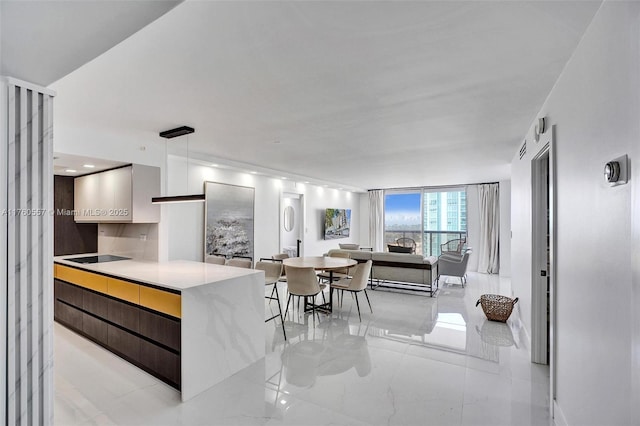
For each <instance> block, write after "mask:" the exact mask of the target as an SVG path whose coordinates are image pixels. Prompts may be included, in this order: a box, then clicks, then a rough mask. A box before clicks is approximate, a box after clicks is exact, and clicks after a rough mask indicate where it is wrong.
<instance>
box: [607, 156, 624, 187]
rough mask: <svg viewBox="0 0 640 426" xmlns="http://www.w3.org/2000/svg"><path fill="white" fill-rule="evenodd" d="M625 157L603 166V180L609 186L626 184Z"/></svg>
mask: <svg viewBox="0 0 640 426" xmlns="http://www.w3.org/2000/svg"><path fill="white" fill-rule="evenodd" d="M628 161H629V160H628V158H627V156H626V155H623V156H622V157H618V158H615V159H613V160H611V161H609V162H607V164H605V165H604V180H605V182H607V183H608V184H610V185H611V186H616V185H623V184H625V183H627V181H628V176H627V169H628V167H627V162H628Z"/></svg>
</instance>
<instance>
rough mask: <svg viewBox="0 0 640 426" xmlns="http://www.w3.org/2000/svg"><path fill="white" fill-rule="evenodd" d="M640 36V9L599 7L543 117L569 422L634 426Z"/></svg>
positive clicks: (523, 235)
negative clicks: (551, 141)
mask: <svg viewBox="0 0 640 426" xmlns="http://www.w3.org/2000/svg"><path fill="white" fill-rule="evenodd" d="M639 36H640V4H639V3H635V2H629V3H623V2H611V3H609V2H606V3H604V4H603V6H602V7H601V9H600V10H599V12H598V13H597V15H596V16H595V18H594V21H593V22H592V24H591V26H590V27H589V28H588V30H587V32H586V33H585V35H584V37H583V39H582V41H581V42H580V44H579V46H578V48H577V50H576V52H575V53H574V55H573V57H572V58H571V60H570V61H569V63H568V64H567V66H566V68H565V70H564V71H563V73H562V75H561V77H560V78H559V80H558V82H557V83H556V85H555V86H554V88H553V90H552V92H551V93H550V95H549V97H548V99H547V101H546V102H545V104H544V106H543V108H542V109H541V111H540V113H539V114H538V116H547V117H548V119H549V121H550V123H551V124H555V125H556V132H555V154H556V161H555V165H556V172H557V180H556V182H557V188H556V189H557V196H556V202H557V217H556V235H557V252H556V302H557V304H556V313H557V317H556V323H555V332H556V336H557V344H556V354H557V356H556V368H557V376H556V378H557V381H556V385H557V407H558V409H559V411H560V412H561V414H557V415H558V417H563V418H564V419H565V420H566V422H567V423H568V424H570V425H578V424H579V425H596V424H597V425H602V424H612V425H613V424H619V425H622V424H638V419H639V418H640V417H639V416H638V415H637V414H638V408H637V406H638V401H640V393H639V392H638V386H637V385H636V386H634V385H632V378H634V377H635V378H636V379H637V378H638V367H639V366H640V360H639V359H638V354H639V352H640V350H639V349H638V347H639V345H640V339H639V338H638V336H639V334H640V333H639V332H638V328H639V327H638V323H639V314H638V313H636V312H638V311H639V310H640V309H639V308H640V304H639V302H640V295H639V293H640V292H639V290H638V286H639V285H640V282H639V279H638V278H639V276H640V274H639V271H638V268H640V263H639V262H637V259H638V254H639V251H640V250H639V245H640V241H639V238H638V236H639V234H640V232H639V230H638V226H639V221H638V219H637V216H638V214H639V213H640V211H639V210H640V209H639V208H638V202H637V200H638V199H639V197H638V191H639V189H638V186H637V184H636V183H635V182H636V181H637V180H638V178H640V174H639V172H638V171H637V168H638V167H635V168H634V167H633V162H634V161H635V160H637V158H639V157H638V154H639V152H638V151H639V148H638V146H639V144H640V129H639V124H638V123H639V117H640V106H639V105H640V102H639V96H638V95H639V92H638V90H639V87H640V85H639V83H640V78H639V73H640V60H639V52H638V47H639V43H638V37H639ZM527 140H528V148H527V155H526V157H525V158H524V159H523V160H519V158H518V156H517V155H516V156H515V157H514V160H513V162H512V177H511V179H512V180H511V182H512V214H511V220H512V224H511V225H512V230H513V239H512V265H511V267H512V270H511V272H512V286H513V288H514V292H515V293H516V295H517V296H519V297H520V303H519V304H518V305H519V307H520V309H521V310H522V319H523V321H524V323H525V326H526V327H527V328H528V329H529V330H530V325H531V324H530V318H531V308H530V298H531V213H530V211H531V205H530V204H531V159H532V157H533V156H534V155H535V154H536V152H538V151H539V149H540V148H541V147H540V146H537V145H536V144H535V143H532V142H531V130H530V131H529V133H528V135H527ZM625 153H628V154H629V155H630V158H631V162H632V170H633V178H634V179H632V180H631V182H630V183H629V184H627V185H623V186H618V187H609V186H608V185H607V184H605V182H604V180H603V173H602V172H603V167H604V164H605V163H606V162H607V161H609V160H611V159H613V158H616V157H618V156H619V155H622V154H625ZM632 195H633V199H634V200H636V202H635V204H634V210H632V209H631V199H632ZM632 217H633V218H634V220H633V221H632ZM632 235H633V236H634V240H633V241H632V239H631V236H632ZM632 256H634V259H635V260H636V261H634V262H632V261H631V259H632ZM632 272H633V280H632ZM634 298H635V299H634ZM634 326H635V334H634ZM632 354H635V358H634V359H633V360H632Z"/></svg>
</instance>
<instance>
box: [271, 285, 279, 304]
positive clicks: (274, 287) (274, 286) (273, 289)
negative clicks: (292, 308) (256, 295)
mask: <svg viewBox="0 0 640 426" xmlns="http://www.w3.org/2000/svg"><path fill="white" fill-rule="evenodd" d="M277 285H278V282H277V281H276V283H275V284H274V285H273V288H272V289H271V296H269V304H271V301H272V300H273V299H271V298H272V297H273V293H274V292H275V291H276V286H277Z"/></svg>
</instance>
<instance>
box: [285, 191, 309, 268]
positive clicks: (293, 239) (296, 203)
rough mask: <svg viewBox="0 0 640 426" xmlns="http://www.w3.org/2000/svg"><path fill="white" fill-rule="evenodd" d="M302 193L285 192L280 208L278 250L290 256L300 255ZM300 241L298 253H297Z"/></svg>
mask: <svg viewBox="0 0 640 426" xmlns="http://www.w3.org/2000/svg"><path fill="white" fill-rule="evenodd" d="M302 197H303V196H302V195H301V194H291V193H285V194H283V197H282V203H281V209H280V252H281V253H287V254H288V255H289V256H290V257H296V256H298V255H300V256H301V255H302V253H301V251H302V244H301V242H302V226H303V215H304V213H303V209H302ZM298 241H300V253H298V244H299V243H298Z"/></svg>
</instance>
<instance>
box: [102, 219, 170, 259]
mask: <svg viewBox="0 0 640 426" xmlns="http://www.w3.org/2000/svg"><path fill="white" fill-rule="evenodd" d="M98 252H99V253H109V254H116V255H119V256H126V257H131V258H133V259H136V260H151V261H157V260H158V224H157V223H100V224H98Z"/></svg>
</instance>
